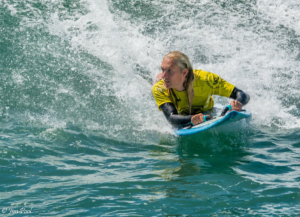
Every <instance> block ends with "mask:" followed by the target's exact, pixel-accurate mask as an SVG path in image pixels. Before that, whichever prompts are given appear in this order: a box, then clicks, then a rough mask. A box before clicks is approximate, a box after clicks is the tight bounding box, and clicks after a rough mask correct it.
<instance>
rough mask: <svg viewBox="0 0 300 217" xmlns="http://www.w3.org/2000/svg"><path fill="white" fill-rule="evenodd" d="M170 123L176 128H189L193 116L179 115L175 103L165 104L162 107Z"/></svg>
mask: <svg viewBox="0 0 300 217" xmlns="http://www.w3.org/2000/svg"><path fill="white" fill-rule="evenodd" d="M160 109H161V110H162V111H163V113H164V115H165V117H166V118H167V120H168V122H169V123H170V124H171V125H172V126H173V127H175V128H180V127H185V126H189V125H190V124H191V118H192V117H193V115H188V116H184V115H178V112H177V109H176V108H175V106H174V104H173V103H165V104H162V105H161V106H160Z"/></svg>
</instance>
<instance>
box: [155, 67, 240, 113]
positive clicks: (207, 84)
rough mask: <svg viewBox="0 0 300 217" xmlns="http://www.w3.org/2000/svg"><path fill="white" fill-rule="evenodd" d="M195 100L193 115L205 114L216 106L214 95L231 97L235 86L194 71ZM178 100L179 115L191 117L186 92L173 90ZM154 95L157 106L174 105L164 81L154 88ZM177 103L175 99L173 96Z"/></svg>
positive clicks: (204, 72) (209, 74)
mask: <svg viewBox="0 0 300 217" xmlns="http://www.w3.org/2000/svg"><path fill="white" fill-rule="evenodd" d="M194 75H195V80H194V99H193V103H192V114H198V113H203V112H205V111H207V110H209V109H210V108H212V107H213V106H214V100H213V98H212V95H219V96H224V97H229V96H230V94H231V93H232V91H233V88H234V85H232V84H230V83H228V82H227V81H225V80H223V79H222V78H221V77H219V76H218V75H216V74H214V73H211V72H206V71H203V70H194ZM173 91H174V94H175V95H176V98H177V104H178V108H177V111H178V115H189V104H188V99H187V96H186V91H185V90H184V91H177V90H175V89H173ZM153 95H154V98H155V101H156V103H157V106H158V108H159V110H161V109H160V106H161V105H163V104H165V103H172V101H171V100H170V98H169V95H168V93H167V89H166V88H165V86H164V81H163V80H160V81H158V82H157V83H156V84H155V85H154V86H153ZM173 100H174V102H175V100H176V99H175V98H174V96H173Z"/></svg>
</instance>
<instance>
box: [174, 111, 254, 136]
mask: <svg viewBox="0 0 300 217" xmlns="http://www.w3.org/2000/svg"><path fill="white" fill-rule="evenodd" d="M221 112H222V109H220V108H214V109H213V111H212V112H209V113H204V114H206V115H210V116H211V117H214V118H215V119H212V120H209V121H206V122H203V123H201V124H198V125H196V126H193V127H185V128H182V129H179V130H176V131H175V134H176V135H178V136H185V135H191V134H195V133H199V132H203V131H205V130H208V129H211V128H213V127H217V126H220V125H223V124H229V123H231V122H235V121H239V120H241V119H244V118H250V117H251V113H250V112H248V111H245V110H243V111H239V112H238V111H231V112H228V113H227V114H225V115H224V116H220V115H221Z"/></svg>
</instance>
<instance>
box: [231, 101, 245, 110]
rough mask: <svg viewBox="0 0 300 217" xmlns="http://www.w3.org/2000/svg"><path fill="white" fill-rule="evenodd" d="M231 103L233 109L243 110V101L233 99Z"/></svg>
mask: <svg viewBox="0 0 300 217" xmlns="http://www.w3.org/2000/svg"><path fill="white" fill-rule="evenodd" d="M230 105H231V111H233V110H234V111H241V109H242V103H240V102H239V101H237V100H232V101H231V102H230Z"/></svg>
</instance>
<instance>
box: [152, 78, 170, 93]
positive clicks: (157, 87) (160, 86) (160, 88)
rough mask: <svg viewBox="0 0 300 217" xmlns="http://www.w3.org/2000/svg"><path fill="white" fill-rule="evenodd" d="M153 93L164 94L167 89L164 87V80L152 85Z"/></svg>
mask: <svg viewBox="0 0 300 217" xmlns="http://www.w3.org/2000/svg"><path fill="white" fill-rule="evenodd" d="M152 90H153V93H158V94H159V93H166V92H167V89H166V87H165V86H164V80H160V81H158V82H156V83H155V84H154V85H153V89H152Z"/></svg>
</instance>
